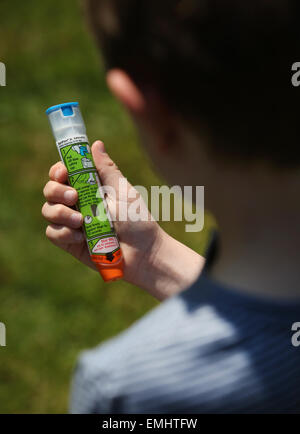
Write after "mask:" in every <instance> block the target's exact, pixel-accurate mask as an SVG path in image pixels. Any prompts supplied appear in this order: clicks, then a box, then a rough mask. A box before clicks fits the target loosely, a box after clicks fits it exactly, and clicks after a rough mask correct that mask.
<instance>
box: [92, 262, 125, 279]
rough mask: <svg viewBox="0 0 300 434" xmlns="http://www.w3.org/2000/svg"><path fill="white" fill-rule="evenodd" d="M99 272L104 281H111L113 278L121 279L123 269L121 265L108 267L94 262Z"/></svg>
mask: <svg viewBox="0 0 300 434" xmlns="http://www.w3.org/2000/svg"><path fill="white" fill-rule="evenodd" d="M96 266H97V268H98V271H99V273H100V274H101V276H102V279H103V280H104V282H113V281H114V280H119V279H122V277H123V270H122V267H120V268H118V267H115V268H110V267H107V268H106V267H103V265H100V264H96Z"/></svg>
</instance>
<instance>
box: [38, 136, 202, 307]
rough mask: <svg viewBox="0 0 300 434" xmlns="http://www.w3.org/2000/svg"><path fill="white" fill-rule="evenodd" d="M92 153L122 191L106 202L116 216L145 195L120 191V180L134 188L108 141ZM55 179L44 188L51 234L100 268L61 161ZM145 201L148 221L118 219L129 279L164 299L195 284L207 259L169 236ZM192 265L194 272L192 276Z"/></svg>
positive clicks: (54, 171) (101, 172) (45, 213)
mask: <svg viewBox="0 0 300 434" xmlns="http://www.w3.org/2000/svg"><path fill="white" fill-rule="evenodd" d="M92 154H93V158H94V162H95V165H96V168H97V171H98V173H99V176H100V178H101V181H102V184H103V185H107V186H110V187H113V188H114V190H115V191H116V193H117V194H116V196H115V195H110V194H109V191H108V195H107V198H106V200H107V204H108V208H109V210H110V212H111V213H112V214H114V210H116V209H117V210H118V209H119V206H118V205H119V203H120V202H122V206H123V208H124V206H125V208H127V209H128V207H129V205H130V203H131V202H132V201H134V200H136V199H137V198H138V197H139V193H138V192H137V191H136V190H135V192H136V197H134V198H128V195H127V194H124V192H119V180H120V178H123V181H124V182H126V183H127V189H126V191H129V190H130V189H131V188H132V186H131V185H130V184H129V183H128V182H127V180H126V179H125V178H124V176H123V175H122V173H121V172H120V170H119V169H118V168H117V166H116V165H115V163H114V162H113V161H112V160H111V158H110V157H109V155H108V154H107V153H106V151H105V148H104V144H103V143H102V142H100V141H96V142H95V143H94V144H93V146H92ZM49 176H50V181H49V182H48V183H47V184H46V186H45V188H44V196H45V198H46V200H47V202H46V203H45V204H44V205H43V208H42V214H43V216H44V217H45V219H46V220H47V221H48V222H49V223H50V224H49V226H48V227H47V229H46V235H47V237H48V238H49V240H50V241H52V242H53V243H54V244H55V245H56V246H58V247H60V248H62V249H63V250H65V251H67V252H68V253H71V254H72V255H73V256H75V258H77V259H78V260H80V261H81V262H82V263H84V264H85V265H88V266H89V267H91V268H93V269H95V270H96V267H95V265H94V263H93V262H92V260H91V258H90V255H89V251H88V248H87V244H86V241H85V238H84V235H83V231H82V225H83V217H82V215H81V214H80V213H79V212H78V211H75V210H74V209H72V207H73V206H74V205H75V204H76V202H77V200H78V195H77V192H76V190H74V189H73V188H71V187H70V186H68V185H67V184H66V182H67V178H68V175H67V170H66V167H65V166H64V164H63V163H61V162H59V163H56V164H55V165H54V166H52V167H51V169H50V172H49ZM119 193H120V194H119ZM116 201H117V203H116ZM140 203H141V206H142V207H145V208H144V209H143V212H144V213H145V214H146V215H148V216H149V219H148V221H138V222H132V221H130V220H128V221H119V220H118V214H117V215H116V221H114V227H115V230H116V232H117V235H118V238H119V240H120V244H121V249H122V251H123V256H124V279H125V280H127V281H128V282H130V283H133V284H134V285H137V286H140V287H142V288H144V289H146V290H147V291H148V292H150V293H151V294H153V295H154V296H155V297H157V298H159V299H163V298H165V297H167V296H168V295H171V294H173V293H174V292H178V291H179V290H180V289H183V288H184V287H185V286H188V285H187V284H189V283H191V282H190V281H191V280H192V279H194V278H195V277H196V276H197V274H199V272H200V270H201V268H202V267H203V258H202V257H201V256H199V255H198V254H197V253H195V252H194V251H192V250H191V249H189V248H188V247H186V246H184V245H183V244H181V243H179V242H178V241H176V240H174V239H173V238H171V237H170V236H169V235H167V234H166V233H165V232H164V231H163V230H162V229H161V227H160V226H159V225H158V223H157V222H155V221H153V220H151V216H150V213H149V211H148V209H147V207H146V204H145V203H144V202H143V200H141V201H140ZM174 249H175V250H174ZM178 262H180V269H178V265H179V264H178ZM186 265H189V267H190V268H191V270H192V272H190V273H188V277H187V276H186V274H187V273H186ZM179 270H182V271H179ZM194 280H195V279H194Z"/></svg>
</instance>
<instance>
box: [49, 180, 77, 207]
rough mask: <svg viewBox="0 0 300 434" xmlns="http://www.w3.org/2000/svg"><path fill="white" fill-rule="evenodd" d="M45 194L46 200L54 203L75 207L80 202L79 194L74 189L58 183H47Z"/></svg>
mask: <svg viewBox="0 0 300 434" xmlns="http://www.w3.org/2000/svg"><path fill="white" fill-rule="evenodd" d="M43 193H44V196H45V198H46V200H47V201H48V202H52V203H55V202H57V203H62V204H65V205H69V206H73V205H75V204H76V202H77V200H78V193H77V191H76V190H75V189H74V188H72V187H69V186H67V185H65V184H60V183H59V182H56V181H49V182H47V184H46V185H45V187H44V191H43Z"/></svg>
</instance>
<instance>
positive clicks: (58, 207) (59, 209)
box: [55, 204, 65, 218]
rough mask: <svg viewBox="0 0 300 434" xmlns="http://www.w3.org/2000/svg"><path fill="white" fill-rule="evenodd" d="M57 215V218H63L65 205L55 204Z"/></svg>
mask: <svg viewBox="0 0 300 434" xmlns="http://www.w3.org/2000/svg"><path fill="white" fill-rule="evenodd" d="M55 215H56V217H57V218H63V217H64V215H65V206H64V205H62V204H58V205H56V206H55Z"/></svg>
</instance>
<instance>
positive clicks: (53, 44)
mask: <svg viewBox="0 0 300 434" xmlns="http://www.w3.org/2000/svg"><path fill="white" fill-rule="evenodd" d="M0 24H1V25H0V61H1V62H4V63H5V64H6V68H7V86H6V87H0V146H1V159H0V191H1V196H0V197H1V206H0V240H1V242H0V284H1V289H0V322H3V323H5V325H6V330H7V346H6V347H0V412H1V413H58V412H60V413H61V412H66V411H67V410H68V397H69V386H70V378H71V375H72V370H73V368H74V364H75V361H76V358H77V356H78V353H79V352H80V351H82V350H83V349H85V348H89V347H92V346H95V345H97V344H98V343H100V342H103V341H104V340H106V339H108V338H110V337H112V336H114V335H115V334H117V333H119V332H121V331H122V330H124V329H125V328H126V327H128V326H129V325H131V324H132V323H133V322H134V321H136V320H137V319H138V318H140V317H141V316H142V315H144V314H145V313H146V312H147V311H148V310H150V309H151V308H153V307H154V306H155V305H156V304H157V302H156V301H155V300H154V299H153V298H152V297H150V296H149V295H148V294H146V293H145V292H143V291H142V290H140V289H139V288H135V287H134V286H132V285H130V284H127V283H126V282H116V283H113V284H110V285H104V284H103V283H102V280H101V278H100V277H99V275H98V274H97V273H95V272H93V271H92V270H90V269H87V268H86V267H84V266H83V265H81V264H80V263H78V262H76V260H75V259H73V258H72V257H71V256H69V255H67V254H66V253H64V252H62V251H60V250H59V249H58V248H56V247H54V246H53V245H52V244H51V243H50V242H48V241H47V239H46V237H45V235H44V233H45V227H46V223H45V222H44V221H43V219H42V216H41V207H42V204H43V196H42V189H43V187H44V184H45V182H46V181H47V178H48V171H49V167H50V166H51V165H52V164H53V163H54V162H56V161H57V160H58V154H57V150H56V146H55V143H54V140H53V138H52V135H51V132H50V128H49V125H48V121H47V117H46V115H45V109H46V108H47V107H49V106H50V105H53V104H58V103H61V102H68V101H79V102H80V105H81V109H82V113H83V116H84V119H85V121H86V125H87V130H88V135H89V137H90V140H91V141H94V140H95V139H98V138H100V139H102V140H104V142H105V143H106V147H107V149H108V152H109V153H110V155H111V156H112V158H113V159H114V160H115V161H116V163H117V164H118V166H119V167H120V169H121V170H122V172H123V173H124V175H125V176H126V177H127V178H128V179H129V180H130V182H131V183H132V184H134V185H145V186H146V187H149V186H151V185H159V184H161V183H162V182H163V181H162V180H161V179H160V178H159V175H158V174H156V173H155V172H154V171H153V169H152V167H151V163H150V162H149V161H148V159H147V157H146V155H144V153H143V151H142V149H141V148H140V147H139V144H138V142H137V137H136V135H135V131H134V128H133V125H132V123H131V121H130V119H129V117H128V116H127V114H126V113H125V111H124V110H123V108H122V107H121V106H120V105H119V104H118V103H117V102H116V101H115V100H114V99H113V97H112V96H111V95H110V93H109V91H108V89H107V87H106V84H105V77H104V71H103V67H102V65H101V59H100V58H99V56H98V52H97V50H96V47H95V45H94V43H93V40H92V37H91V36H90V34H89V33H88V28H87V25H86V23H85V21H84V19H83V16H82V11H81V7H80V4H79V3H78V1H75V2H74V0H43V1H39V2H38V1H34V0H27V1H26V2H17V1H10V2H2V4H1V13H0ZM162 225H163V227H164V228H165V229H166V230H167V231H168V232H169V233H170V234H171V235H173V236H175V237H176V238H177V239H179V240H180V241H182V242H184V243H186V244H187V245H189V246H190V247H192V248H193V249H195V250H196V251H198V252H199V253H203V252H204V251H205V248H206V246H207V242H208V239H209V236H210V233H211V228H212V225H213V219H212V217H210V216H209V215H206V220H205V228H204V230H203V231H202V232H201V233H198V234H193V233H189V234H187V233H185V231H184V224H181V223H177V222H176V223H174V222H171V223H163V224H162Z"/></svg>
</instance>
